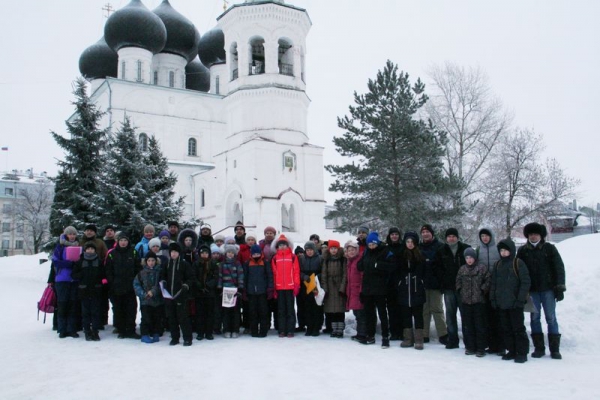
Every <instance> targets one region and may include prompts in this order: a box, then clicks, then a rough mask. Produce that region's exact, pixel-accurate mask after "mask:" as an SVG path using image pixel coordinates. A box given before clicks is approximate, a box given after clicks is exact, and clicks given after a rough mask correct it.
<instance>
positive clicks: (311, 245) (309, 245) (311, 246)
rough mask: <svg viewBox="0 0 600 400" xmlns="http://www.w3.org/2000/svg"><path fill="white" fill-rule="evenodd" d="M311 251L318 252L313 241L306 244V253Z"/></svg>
mask: <svg viewBox="0 0 600 400" xmlns="http://www.w3.org/2000/svg"><path fill="white" fill-rule="evenodd" d="M308 249H311V250H312V251H315V252H316V251H317V246H316V245H315V242H313V241H310V240H309V241H308V242H306V243H304V251H306V250H308Z"/></svg>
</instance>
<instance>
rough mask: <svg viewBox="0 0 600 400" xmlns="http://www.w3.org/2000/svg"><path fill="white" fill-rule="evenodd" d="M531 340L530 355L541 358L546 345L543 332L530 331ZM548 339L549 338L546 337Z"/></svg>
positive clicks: (544, 352) (544, 353)
mask: <svg viewBox="0 0 600 400" xmlns="http://www.w3.org/2000/svg"><path fill="white" fill-rule="evenodd" d="M531 340H532V341H533V347H534V350H533V353H531V357H533V358H541V357H543V356H545V355H546V346H544V334H543V333H532V334H531ZM548 341H550V339H548Z"/></svg>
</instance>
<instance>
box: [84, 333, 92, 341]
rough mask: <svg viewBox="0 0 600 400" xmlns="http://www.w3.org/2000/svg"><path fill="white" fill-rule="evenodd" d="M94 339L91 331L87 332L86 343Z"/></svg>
mask: <svg viewBox="0 0 600 400" xmlns="http://www.w3.org/2000/svg"><path fill="white" fill-rule="evenodd" d="M93 339H94V337H93V336H92V332H91V331H85V341H86V342H91V341H92V340H93Z"/></svg>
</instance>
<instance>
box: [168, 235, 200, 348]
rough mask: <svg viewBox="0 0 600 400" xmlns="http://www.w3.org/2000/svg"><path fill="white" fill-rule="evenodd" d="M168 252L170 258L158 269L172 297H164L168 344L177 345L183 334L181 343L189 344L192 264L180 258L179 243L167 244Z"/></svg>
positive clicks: (192, 281)
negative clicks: (167, 323)
mask: <svg viewBox="0 0 600 400" xmlns="http://www.w3.org/2000/svg"><path fill="white" fill-rule="evenodd" d="M169 254H170V258H169V262H168V264H167V265H166V268H161V271H160V280H161V282H163V286H164V289H165V290H166V291H167V292H168V293H169V295H170V296H171V297H172V298H171V299H169V298H165V308H166V311H167V317H168V319H169V330H170V331H171V342H169V345H171V346H175V345H178V344H179V338H180V337H181V335H182V334H183V345H184V346H191V345H192V325H191V323H190V318H189V315H188V299H189V291H190V287H192V286H194V283H195V277H194V271H193V270H192V266H191V265H190V264H189V263H188V262H187V261H185V260H184V259H182V258H181V256H180V254H181V246H180V245H179V243H177V242H173V243H171V244H169ZM163 297H165V296H163ZM180 329H181V332H180Z"/></svg>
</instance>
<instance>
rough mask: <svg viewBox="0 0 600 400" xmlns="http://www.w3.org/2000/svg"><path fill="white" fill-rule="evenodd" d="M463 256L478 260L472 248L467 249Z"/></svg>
mask: <svg viewBox="0 0 600 400" xmlns="http://www.w3.org/2000/svg"><path fill="white" fill-rule="evenodd" d="M463 254H464V256H465V258H467V257H471V258H474V259H476V260H477V252H476V251H475V249H474V248H472V247H468V248H466V249H465V252H464V253H463Z"/></svg>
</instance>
